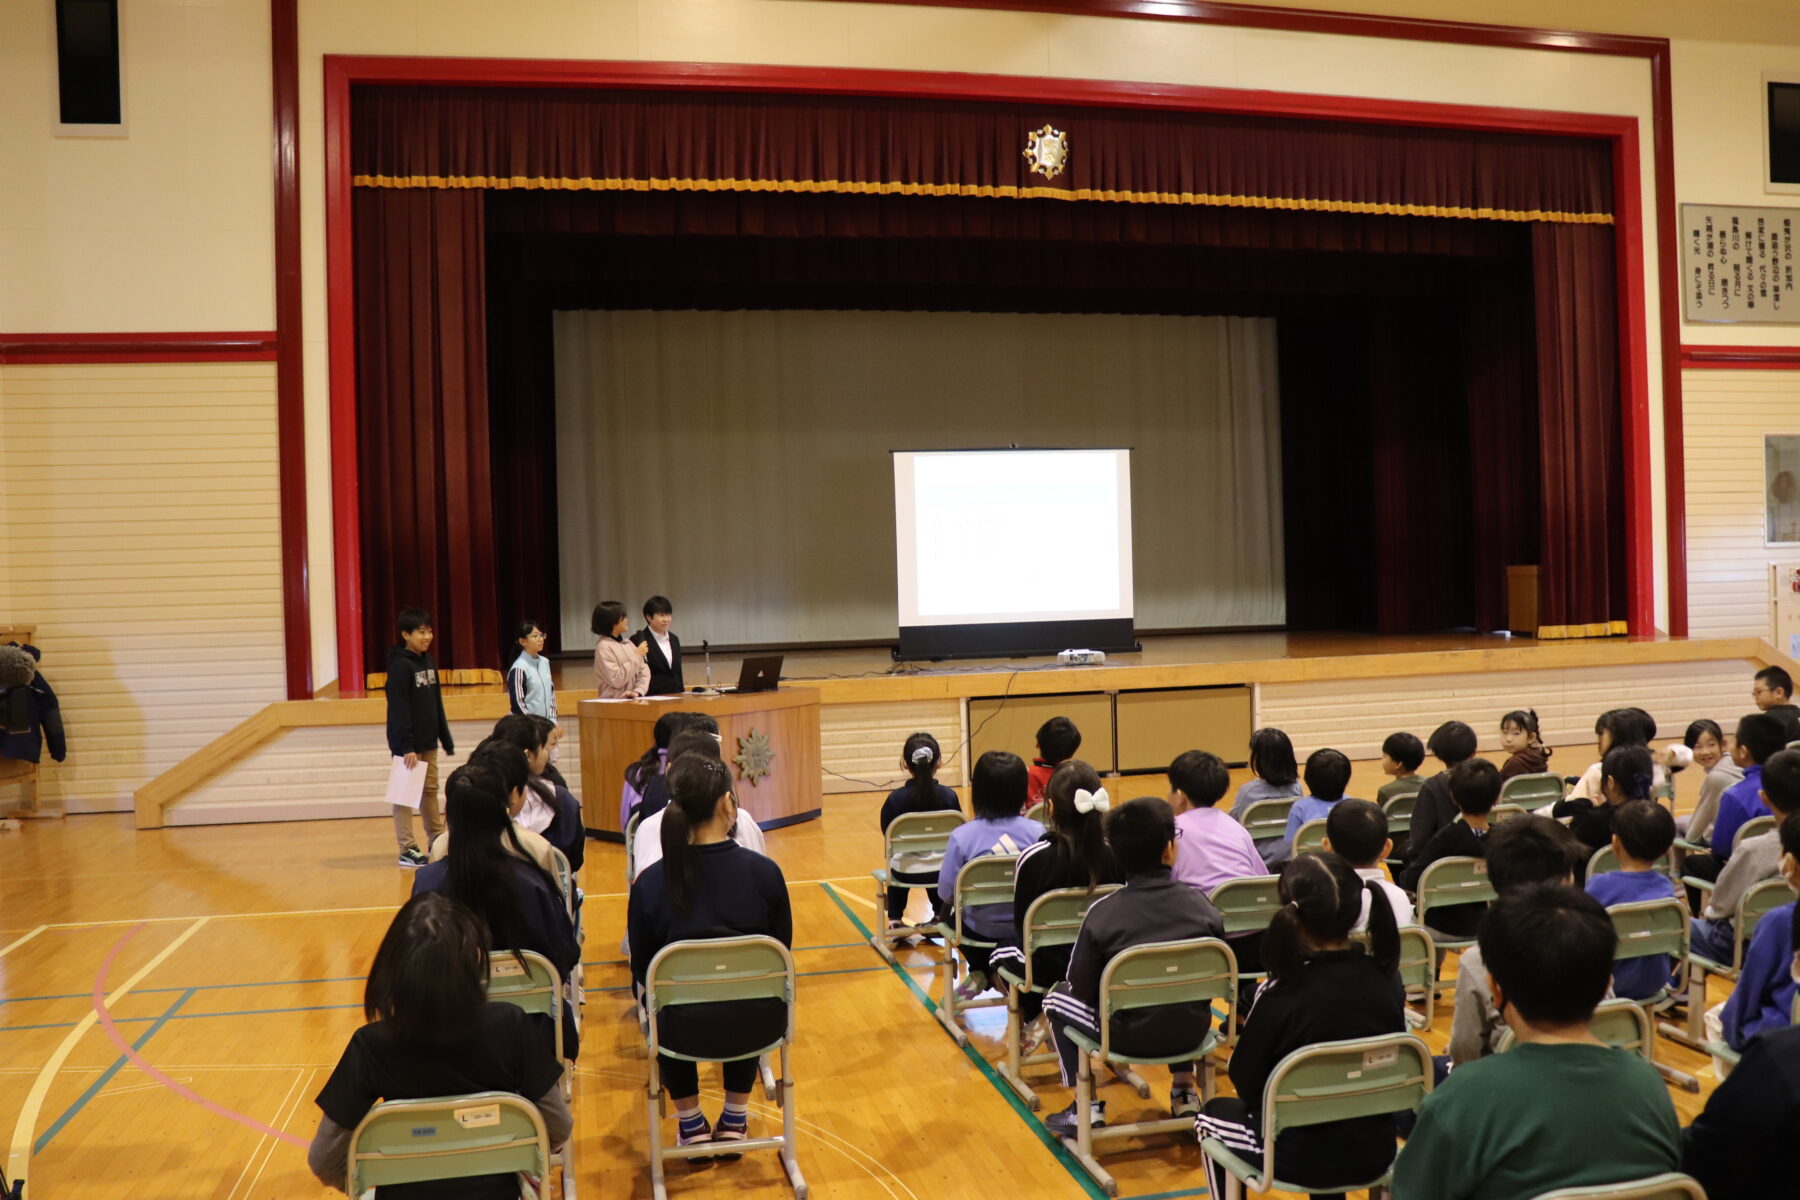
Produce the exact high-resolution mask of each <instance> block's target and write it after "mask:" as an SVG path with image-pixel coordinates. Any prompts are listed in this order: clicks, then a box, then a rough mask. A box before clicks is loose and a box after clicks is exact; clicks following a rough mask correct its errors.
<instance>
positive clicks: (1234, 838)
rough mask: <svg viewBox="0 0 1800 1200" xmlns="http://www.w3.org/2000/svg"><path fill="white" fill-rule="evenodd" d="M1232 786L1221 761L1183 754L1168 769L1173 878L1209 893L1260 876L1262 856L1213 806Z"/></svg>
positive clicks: (1247, 835) (1203, 754)
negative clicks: (1172, 815)
mask: <svg viewBox="0 0 1800 1200" xmlns="http://www.w3.org/2000/svg"><path fill="white" fill-rule="evenodd" d="M1230 786H1231V773H1230V772H1229V771H1227V770H1226V769H1225V764H1224V763H1223V762H1221V761H1219V756H1218V755H1216V754H1209V753H1207V752H1206V751H1204V750H1187V751H1183V752H1182V753H1181V754H1180V755H1178V756H1177V757H1176V759H1175V761H1174V762H1172V763H1170V764H1169V807H1170V808H1172V809H1174V810H1175V838H1176V840H1175V878H1176V879H1178V880H1180V881H1181V882H1182V883H1185V884H1187V885H1188V886H1189V887H1191V888H1198V889H1200V891H1202V892H1205V893H1208V894H1210V893H1211V892H1212V890H1213V889H1214V888H1216V887H1218V886H1219V885H1220V884H1221V883H1224V882H1225V881H1226V880H1227V879H1243V878H1246V877H1251V876H1256V875H1261V874H1262V873H1263V871H1264V870H1266V868H1265V867H1264V866H1263V860H1262V855H1260V854H1258V853H1257V852H1256V840H1255V839H1254V838H1252V837H1251V836H1250V831H1249V830H1248V829H1245V828H1244V827H1243V826H1242V825H1240V824H1238V823H1237V822H1236V821H1234V820H1232V819H1231V814H1230V813H1228V812H1226V811H1225V810H1224V809H1221V808H1219V807H1217V805H1218V803H1219V801H1220V800H1221V799H1223V798H1224V796H1225V792H1226V789H1228V788H1229V787H1230Z"/></svg>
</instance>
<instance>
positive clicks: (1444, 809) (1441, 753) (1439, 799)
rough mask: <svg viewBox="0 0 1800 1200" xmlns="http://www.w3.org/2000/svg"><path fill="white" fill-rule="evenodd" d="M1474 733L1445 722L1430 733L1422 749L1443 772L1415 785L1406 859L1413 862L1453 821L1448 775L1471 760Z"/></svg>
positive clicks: (1453, 812) (1459, 723)
mask: <svg viewBox="0 0 1800 1200" xmlns="http://www.w3.org/2000/svg"><path fill="white" fill-rule="evenodd" d="M1475 745H1476V742H1475V731H1474V730H1473V729H1470V728H1469V727H1468V726H1467V725H1466V724H1464V723H1463V722H1461V721H1445V722H1444V723H1443V724H1442V725H1439V726H1438V727H1437V728H1436V729H1434V730H1432V731H1431V737H1430V738H1428V739H1426V742H1425V748H1426V749H1427V750H1429V751H1430V752H1431V753H1432V754H1434V755H1435V756H1436V757H1437V760H1438V761H1439V762H1441V763H1443V764H1444V769H1443V770H1442V771H1439V772H1438V773H1437V774H1436V775H1433V776H1432V777H1431V778H1430V779H1427V780H1426V781H1425V782H1424V783H1422V784H1420V785H1419V798H1418V799H1417V800H1416V801H1414V802H1413V810H1412V829H1411V831H1410V832H1409V833H1408V834H1407V839H1406V840H1407V847H1408V849H1407V859H1408V861H1410V860H1412V859H1413V858H1416V857H1417V856H1418V853H1419V851H1421V850H1423V849H1424V848H1425V847H1426V846H1427V845H1428V844H1430V842H1431V839H1432V838H1433V837H1435V836H1436V835H1437V831H1438V830H1440V829H1442V828H1443V827H1444V826H1446V825H1449V824H1451V823H1452V822H1453V821H1455V820H1456V814H1457V811H1458V810H1457V807H1456V801H1455V800H1452V799H1451V798H1450V772H1451V771H1454V770H1455V769H1456V767H1457V764H1459V763H1464V762H1467V761H1468V760H1469V759H1471V758H1473V757H1475Z"/></svg>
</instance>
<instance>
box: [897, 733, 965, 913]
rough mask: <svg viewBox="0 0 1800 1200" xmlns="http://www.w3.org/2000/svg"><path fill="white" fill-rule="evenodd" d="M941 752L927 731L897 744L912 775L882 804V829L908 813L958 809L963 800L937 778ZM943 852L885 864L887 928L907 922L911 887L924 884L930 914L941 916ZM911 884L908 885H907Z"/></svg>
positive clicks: (914, 856)
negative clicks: (939, 888)
mask: <svg viewBox="0 0 1800 1200" xmlns="http://www.w3.org/2000/svg"><path fill="white" fill-rule="evenodd" d="M943 757H944V752H943V751H942V750H941V749H939V748H938V740H937V739H936V738H934V737H932V736H931V735H930V734H929V733H915V734H913V735H912V736H911V737H909V738H907V739H906V744H905V745H904V746H902V747H900V765H901V766H902V767H904V768H905V769H906V772H907V774H909V775H911V776H912V778H911V779H910V780H908V781H907V782H906V783H905V784H903V785H901V786H900V787H897V788H895V789H894V790H893V791H891V792H889V793H888V797H887V799H886V800H885V801H883V802H882V805H881V832H882V833H883V834H885V833H887V829H888V826H889V825H892V824H893V823H894V821H895V819H896V818H898V817H901V816H904V815H905V814H907V813H921V812H960V811H961V810H962V801H960V800H958V799H957V798H956V793H955V792H953V791H951V790H950V789H949V788H947V787H945V786H944V785H943V784H941V783H939V782H938V781H937V769H938V763H940V762H941V761H943ZM943 861H944V856H943V855H942V854H931V855H918V854H908V855H903V856H901V858H898V859H896V860H894V861H892V862H889V863H888V864H887V873H888V881H887V923H888V928H889V929H898V928H900V927H901V926H903V925H905V924H906V919H905V918H906V902H907V900H908V899H909V898H910V897H911V896H912V889H913V887H923V888H924V889H925V894H926V895H927V896H929V897H931V909H932V912H933V914H934V915H935V916H936V917H937V918H938V919H940V920H941V919H942V917H943V910H942V906H941V905H940V904H939V903H938V900H937V893H936V888H937V882H938V868H939V867H940V866H941V865H942V864H943ZM909 884H910V885H912V886H910V887H909V886H907V885H909Z"/></svg>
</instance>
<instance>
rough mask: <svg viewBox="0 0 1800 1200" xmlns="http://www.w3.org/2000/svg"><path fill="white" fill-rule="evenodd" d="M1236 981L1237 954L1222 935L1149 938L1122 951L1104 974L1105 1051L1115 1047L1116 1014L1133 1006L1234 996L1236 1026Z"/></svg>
mask: <svg viewBox="0 0 1800 1200" xmlns="http://www.w3.org/2000/svg"><path fill="white" fill-rule="evenodd" d="M1237 986H1238V970H1237V955H1235V954H1233V953H1232V951H1231V947H1230V946H1228V945H1226V944H1225V943H1224V942H1222V941H1220V940H1219V939H1218V938H1191V939H1189V940H1187V941H1180V942H1147V943H1145V944H1144V945H1141V946H1133V947H1131V948H1130V949H1129V950H1123V951H1120V952H1119V953H1118V954H1115V955H1113V957H1112V960H1111V961H1110V962H1108V963H1107V964H1106V970H1105V971H1103V972H1102V973H1101V975H1100V1021H1099V1024H1100V1050H1101V1053H1103V1054H1104V1053H1107V1052H1108V1051H1110V1050H1111V1047H1112V1017H1113V1015H1114V1014H1116V1013H1120V1012H1125V1011H1127V1010H1129V1009H1134V1008H1156V1007H1159V1006H1161V1005H1164V1004H1186V1003H1196V1002H1206V1003H1210V1002H1211V1001H1214V1000H1230V1001H1231V1002H1232V1003H1231V1017H1230V1021H1231V1027H1232V1028H1233V1029H1235V1027H1236V1024H1237V1000H1236V997H1237ZM1185 1049H1187V1047H1185V1046H1180V1047H1174V1048H1173V1050H1174V1051H1176V1052H1179V1051H1182V1050H1185Z"/></svg>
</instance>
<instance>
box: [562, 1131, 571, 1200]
mask: <svg viewBox="0 0 1800 1200" xmlns="http://www.w3.org/2000/svg"><path fill="white" fill-rule="evenodd" d="M558 1157H559V1158H560V1159H561V1160H562V1200H575V1135H574V1134H573V1133H570V1134H569V1140H568V1141H567V1142H564V1143H563V1148H562V1154H561V1155H559V1156H558Z"/></svg>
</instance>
